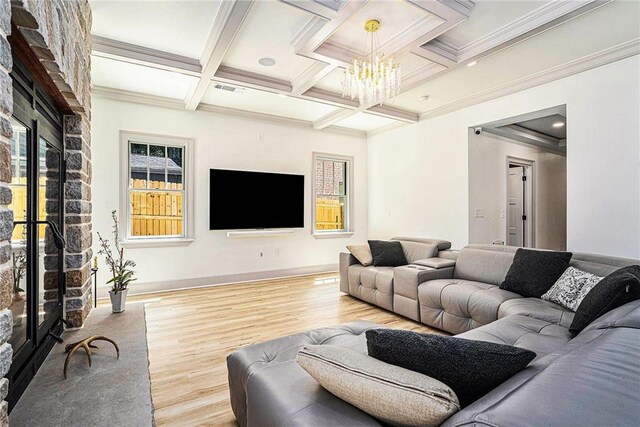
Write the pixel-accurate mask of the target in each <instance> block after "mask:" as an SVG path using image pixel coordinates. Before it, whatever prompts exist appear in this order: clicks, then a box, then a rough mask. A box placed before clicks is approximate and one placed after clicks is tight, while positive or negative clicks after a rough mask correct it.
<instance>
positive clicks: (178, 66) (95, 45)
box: [91, 36, 202, 77]
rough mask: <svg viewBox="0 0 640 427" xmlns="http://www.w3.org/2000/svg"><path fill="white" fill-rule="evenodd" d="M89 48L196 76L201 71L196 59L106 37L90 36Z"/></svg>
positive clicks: (100, 54) (99, 53)
mask: <svg viewBox="0 0 640 427" xmlns="http://www.w3.org/2000/svg"><path fill="white" fill-rule="evenodd" d="M91 49H92V52H91V53H92V54H93V55H95V56H98V57H101V58H108V59H115V60H118V61H122V62H128V63H131V64H137V65H143V66H145V67H153V68H158V69H161V70H166V71H173V72H176V73H180V74H186V75H189V76H196V77H198V76H200V73H201V72H202V66H201V65H200V62H199V61H198V60H197V59H194V58H188V57H186V56H182V55H176V54H173V53H169V52H163V51H161V50H156V49H151V48H148V47H144V46H138V45H135V44H131V43H125V42H121V41H118V40H112V39H108V38H106V37H100V36H91Z"/></svg>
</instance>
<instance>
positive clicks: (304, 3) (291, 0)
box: [280, 0, 338, 21]
mask: <svg viewBox="0 0 640 427" xmlns="http://www.w3.org/2000/svg"><path fill="white" fill-rule="evenodd" d="M280 1H281V2H282V3H286V4H288V5H291V6H293V7H297V8H298V9H302V10H304V11H306V12H309V13H311V14H313V15H315V16H317V17H319V18H322V19H325V20H327V21H331V20H332V19H336V18H337V17H338V12H337V11H335V10H333V9H331V8H330V7H327V6H325V5H323V4H322V3H318V2H315V1H312V0H280Z"/></svg>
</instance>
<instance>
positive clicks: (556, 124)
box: [552, 122, 564, 128]
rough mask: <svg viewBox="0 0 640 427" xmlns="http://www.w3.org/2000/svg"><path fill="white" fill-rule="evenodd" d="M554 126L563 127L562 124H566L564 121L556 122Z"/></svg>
mask: <svg viewBox="0 0 640 427" xmlns="http://www.w3.org/2000/svg"><path fill="white" fill-rule="evenodd" d="M552 126H553V127H554V128H561V127H562V126H564V122H555V123H554V124H553V125H552Z"/></svg>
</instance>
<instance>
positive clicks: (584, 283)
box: [541, 267, 602, 311]
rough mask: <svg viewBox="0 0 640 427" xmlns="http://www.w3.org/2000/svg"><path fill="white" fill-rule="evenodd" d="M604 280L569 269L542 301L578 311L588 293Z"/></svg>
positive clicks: (576, 269) (578, 270)
mask: <svg viewBox="0 0 640 427" xmlns="http://www.w3.org/2000/svg"><path fill="white" fill-rule="evenodd" d="M600 280H602V277H600V276H596V275H595V274H591V273H588V272H586V271H582V270H580V269H578V268H575V267H569V268H567V269H566V270H565V271H564V273H562V276H560V278H559V279H558V280H557V281H556V283H554V284H553V286H552V287H551V289H549V290H548V291H547V292H546V293H545V294H544V295H542V297H541V299H543V300H545V301H549V302H554V303H556V304H560V305H561V306H563V307H564V308H568V309H569V310H571V311H576V309H577V308H578V306H579V305H580V302H581V301H582V300H583V299H584V297H585V296H586V295H587V293H588V292H589V291H590V290H591V289H592V288H593V287H594V286H595V285H597V284H598V282H599V281H600Z"/></svg>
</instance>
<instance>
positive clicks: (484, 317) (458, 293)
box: [418, 279, 521, 334]
mask: <svg viewBox="0 0 640 427" xmlns="http://www.w3.org/2000/svg"><path fill="white" fill-rule="evenodd" d="M515 298H518V299H519V298H521V297H520V295H518V294H515V293H513V292H509V291H505V290H502V289H500V288H499V287H498V286H496V285H491V284H488V283H483V282H474V281H471V280H460V279H439V280H430V281H428V282H425V283H423V284H421V285H420V287H419V288H418V300H419V303H420V320H421V321H422V323H426V324H427V325H430V326H433V327H436V328H438V329H443V330H445V331H447V332H451V333H453V334H460V333H462V332H466V331H468V330H470V329H474V328H477V327H478V326H482V325H486V324H487V323H491V322H493V321H495V320H496V319H498V310H499V308H500V305H501V304H502V303H503V302H504V301H508V300H510V299H515Z"/></svg>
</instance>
